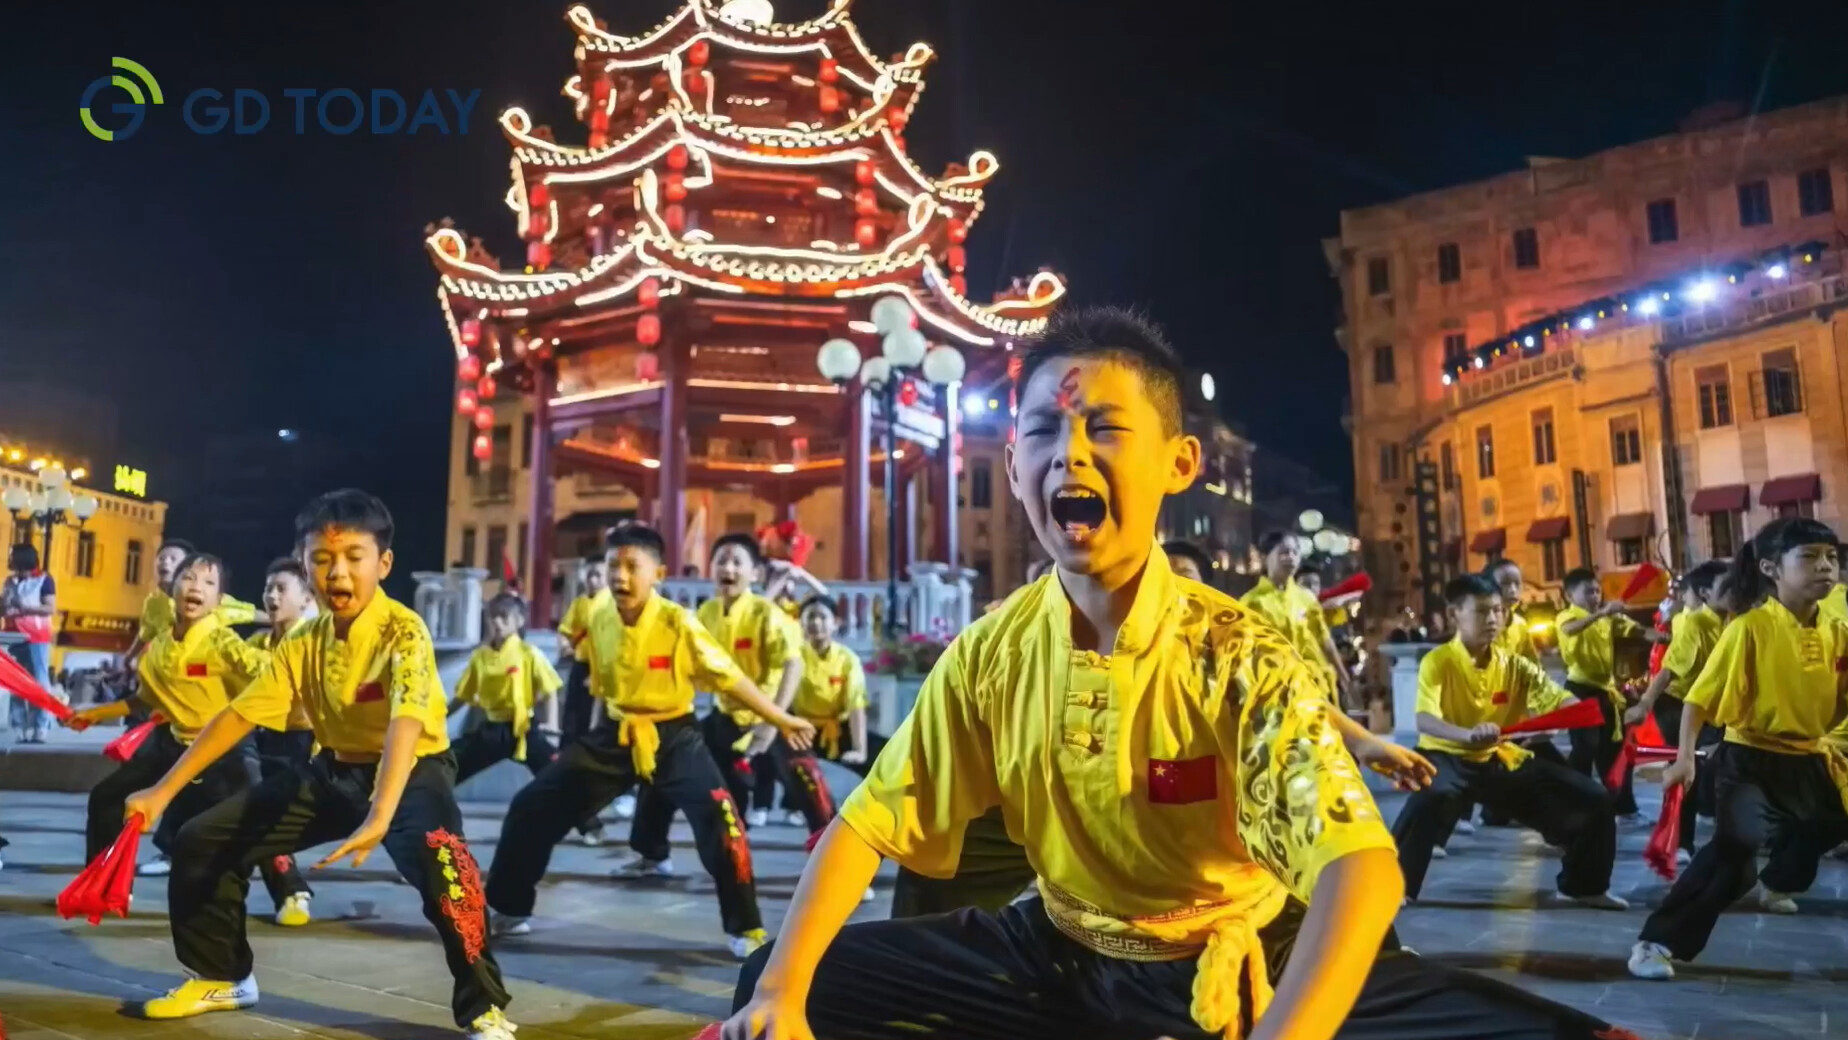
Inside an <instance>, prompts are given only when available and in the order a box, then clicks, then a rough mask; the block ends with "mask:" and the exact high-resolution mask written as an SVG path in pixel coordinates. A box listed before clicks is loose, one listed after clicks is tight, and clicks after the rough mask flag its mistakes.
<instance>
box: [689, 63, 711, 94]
mask: <svg viewBox="0 0 1848 1040" xmlns="http://www.w3.org/2000/svg"><path fill="white" fill-rule="evenodd" d="M685 82H686V87H687V93H688V94H689V95H697V94H698V93H699V92H700V91H702V90H704V89H706V77H705V76H702V75H700V72H699V70H698V69H689V70H687V75H686V79H685Z"/></svg>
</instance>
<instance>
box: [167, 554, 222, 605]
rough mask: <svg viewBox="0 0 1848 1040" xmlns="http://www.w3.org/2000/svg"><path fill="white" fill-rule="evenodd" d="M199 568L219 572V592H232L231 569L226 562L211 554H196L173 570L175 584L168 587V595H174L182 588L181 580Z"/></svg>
mask: <svg viewBox="0 0 1848 1040" xmlns="http://www.w3.org/2000/svg"><path fill="white" fill-rule="evenodd" d="M199 566H206V567H210V568H212V569H213V570H215V571H217V572H218V591H219V592H220V593H221V594H222V593H226V592H230V591H231V568H229V567H227V566H225V561H223V560H221V559H219V558H218V557H216V556H213V555H212V554H211V553H204V552H195V553H191V554H189V555H188V556H187V557H186V558H185V559H184V560H181V561H180V565H179V566H178V567H175V568H173V584H172V585H171V586H170V587H168V589H167V594H168V595H169V596H171V595H173V590H174V589H177V588H179V587H180V579H181V578H182V577H184V576H185V575H186V572H187V571H189V570H192V569H193V568H194V567H199Z"/></svg>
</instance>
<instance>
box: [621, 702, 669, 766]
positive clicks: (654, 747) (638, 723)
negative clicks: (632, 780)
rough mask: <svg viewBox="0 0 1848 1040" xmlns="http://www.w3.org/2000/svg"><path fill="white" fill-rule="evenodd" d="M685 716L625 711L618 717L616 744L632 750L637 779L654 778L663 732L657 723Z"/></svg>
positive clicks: (666, 712) (665, 712)
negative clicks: (657, 727)
mask: <svg viewBox="0 0 1848 1040" xmlns="http://www.w3.org/2000/svg"><path fill="white" fill-rule="evenodd" d="M685 714H686V712H683V711H679V712H676V711H662V712H653V713H650V712H640V711H625V712H623V713H622V714H621V715H619V716H618V717H617V720H616V743H617V744H618V745H620V746H622V747H626V748H629V749H630V752H629V753H630V755H631V756H633V761H634V762H635V775H636V776H637V777H640V778H641V779H643V780H652V779H653V778H654V771H655V753H656V752H658V751H660V750H661V731H660V730H658V729H656V728H655V723H657V722H666V721H667V720H669V719H677V718H680V717H681V716H682V715H685Z"/></svg>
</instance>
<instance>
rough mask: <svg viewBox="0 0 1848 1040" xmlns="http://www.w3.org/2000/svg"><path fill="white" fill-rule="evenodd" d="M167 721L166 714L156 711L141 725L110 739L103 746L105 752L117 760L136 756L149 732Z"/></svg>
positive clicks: (121, 760)
mask: <svg viewBox="0 0 1848 1040" xmlns="http://www.w3.org/2000/svg"><path fill="white" fill-rule="evenodd" d="M166 721H167V720H166V718H165V717H164V716H162V715H161V714H160V713H159V712H156V713H155V714H154V717H153V718H151V719H149V720H148V721H146V722H144V723H142V724H141V725H139V726H135V727H133V728H132V729H130V730H129V731H128V732H126V733H124V734H122V735H121V736H119V737H117V738H115V739H114V740H112V741H110V742H109V743H108V744H107V745H105V746H104V747H103V754H105V755H108V756H109V757H110V758H113V759H115V760H116V761H117V762H126V761H128V760H129V759H131V758H134V757H135V752H136V751H138V750H140V748H141V745H142V744H144V743H146V742H147V739H148V734H150V733H153V732H154V731H155V730H156V729H158V728H160V726H161V725H163V724H164V723H165V722H166Z"/></svg>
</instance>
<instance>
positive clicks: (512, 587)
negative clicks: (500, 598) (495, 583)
mask: <svg viewBox="0 0 1848 1040" xmlns="http://www.w3.org/2000/svg"><path fill="white" fill-rule="evenodd" d="M501 581H502V582H503V583H505V584H506V586H507V590H508V591H509V592H518V591H519V590H520V574H519V572H518V571H516V570H514V569H513V561H512V560H510V559H508V558H507V554H506V553H502V554H501Z"/></svg>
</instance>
